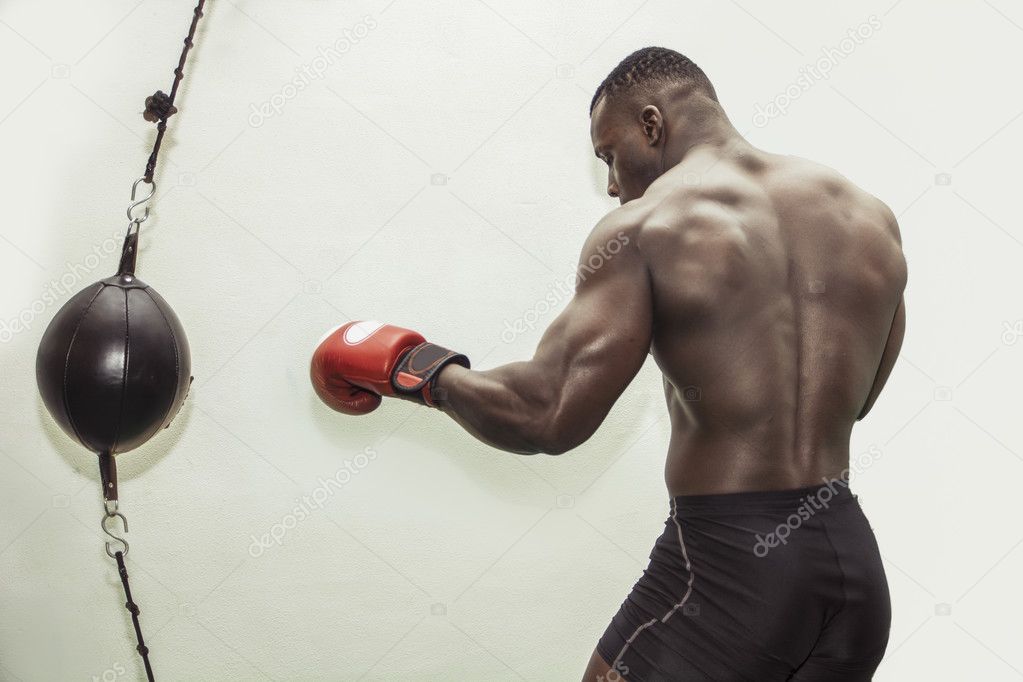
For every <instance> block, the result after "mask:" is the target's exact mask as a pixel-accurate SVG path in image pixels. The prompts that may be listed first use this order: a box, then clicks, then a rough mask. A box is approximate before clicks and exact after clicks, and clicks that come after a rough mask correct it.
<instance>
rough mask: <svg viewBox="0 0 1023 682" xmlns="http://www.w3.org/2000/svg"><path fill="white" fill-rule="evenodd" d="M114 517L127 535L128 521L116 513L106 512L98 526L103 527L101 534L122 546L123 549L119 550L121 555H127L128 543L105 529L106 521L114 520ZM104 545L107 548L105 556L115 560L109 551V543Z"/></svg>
mask: <svg viewBox="0 0 1023 682" xmlns="http://www.w3.org/2000/svg"><path fill="white" fill-rule="evenodd" d="M115 516H116V517H118V518H120V519H121V525H122V526H124V532H125V533H127V532H128V519H126V518H124V514H122V513H121V512H117V511H115V512H113V513H110V512H107V513H106V514H104V515H103V520H102V521H100V525H101V526H102V527H103V532H104V533H106V534H107V535H109V536H110V537H112V538H113V539H114V540H117V541H118V542H120V543H121V544H122V545H124V549H123V550H121V554H127V553H128V541H127V540H125V539H124V538H122V537H118V536H116V535H114V534H113V533H111V532H110V529H109V528H107V521H109V520H110V519H112V518H114V517H115ZM105 544H106V546H107V554H108V555H109V556H110V558H111V559H114V558H116V557H115V556H114V553H113V552H112V551H110V543H109V542H106V543H105Z"/></svg>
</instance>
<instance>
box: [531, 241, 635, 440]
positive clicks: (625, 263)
mask: <svg viewBox="0 0 1023 682" xmlns="http://www.w3.org/2000/svg"><path fill="white" fill-rule="evenodd" d="M616 239H617V240H619V241H618V244H619V246H620V248H618V249H617V251H614V252H613V251H612V248H609V246H613V244H612V243H611V241H608V235H607V234H606V233H603V234H602V233H601V232H598V231H595V233H594V235H591V238H590V239H589V240H587V245H586V246H585V247H584V249H583V254H582V257H581V258H580V271H579V277H578V283H577V286H576V292H575V295H574V296H573V298H572V299H571V301H570V302H569V303H568V305H567V306H566V307H565V309H564V310H563V311H562V312H561V314H560V315H558V317H557V318H556V319H555V321H554V322H553V323H552V324H551V325H550V327H548V329H547V330H546V332H545V333H544V335H543V337H542V339H541V341H540V344H539V345H538V347H537V350H536V353H535V355H534V357H533V363H535V365H536V367H537V369H538V371H539V372H540V375H541V376H543V377H544V380H545V381H549V382H551V384H552V387H553V391H552V393H551V395H552V397H553V405H552V407H551V409H550V415H549V419H550V422H551V424H552V428H554V429H555V430H556V431H557V432H558V433H559V434H560V435H559V440H562V441H566V442H568V443H569V444H570V446H571V447H574V446H575V445H577V444H579V443H581V442H582V441H584V440H586V438H588V437H589V436H590V435H592V433H593V432H594V431H595V430H596V428H597V427H598V426H599V425H600V423H601V422H602V421H603V419H604V417H605V416H607V413H608V412H609V411H610V409H611V407H612V406H613V405H614V402H615V401H616V400H617V399H618V397H619V396H620V395H621V394H622V392H623V391H624V390H625V388H626V387H627V386H628V384H629V382H631V381H632V379H633V377H635V376H636V374H637V372H639V370H640V368H641V367H642V366H643V362H644V361H645V359H646V356H647V353H648V351H649V348H650V342H651V337H652V333H653V304H652V295H651V290H650V280H649V277H648V274H647V268H646V264H645V262H644V259H643V258H642V255H641V254H640V252H639V250H638V247H637V245H636V244H635V243H632V242H631V241H629V240H628V237H626V236H623V235H621V233H618V234H617V235H611V240H612V241H613V240H616ZM622 240H624V241H626V243H624V244H621V241H622ZM602 247H603V248H602Z"/></svg>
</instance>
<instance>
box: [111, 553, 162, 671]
mask: <svg viewBox="0 0 1023 682" xmlns="http://www.w3.org/2000/svg"><path fill="white" fill-rule="evenodd" d="M114 558H115V559H117V572H118V573H120V574H121V584H122V585H123V586H124V598H125V599H127V600H128V601H127V602H125V604H124V607H125V608H126V609H128V612H129V613H131V622H132V624H133V625H134V626H135V638H136V639H137V640H138V642H139V645H138V646H137V647H135V650H136V651H138V652H139V656H141V657H142V662H143V663H144V664H145V665H146V678H147V679H148V680H149V682H153V668H152V666H151V665H149V648H148V647H147V646H146V642H145V640H144V639H142V627H141V626H140V625H139V613H141V611H139V607H138V604H136V603H135V602H133V601H132V599H131V586H130V585H129V584H128V569H127V568H125V567H124V553H123V552H116V553H115V554H114Z"/></svg>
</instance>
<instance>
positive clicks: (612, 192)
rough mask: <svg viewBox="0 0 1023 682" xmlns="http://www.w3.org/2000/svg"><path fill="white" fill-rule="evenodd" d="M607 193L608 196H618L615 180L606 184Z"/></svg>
mask: <svg viewBox="0 0 1023 682" xmlns="http://www.w3.org/2000/svg"><path fill="white" fill-rule="evenodd" d="M607 195H608V196H609V197H617V196H618V183H617V182H612V183H609V184H608V186H607Z"/></svg>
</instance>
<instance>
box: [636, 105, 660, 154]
mask: <svg viewBox="0 0 1023 682" xmlns="http://www.w3.org/2000/svg"><path fill="white" fill-rule="evenodd" d="M639 120H640V123H642V124H643V135H644V137H646V140H647V144H650V145H655V144H657V142H658V141H659V140H660V139H661V135H663V134H664V118H663V117H662V116H661V110H660V109H658V108H657V107H655V106H654V105H653V104H648V105H646V106H645V107H643V111H642V112H641V113H640V115H639Z"/></svg>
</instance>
